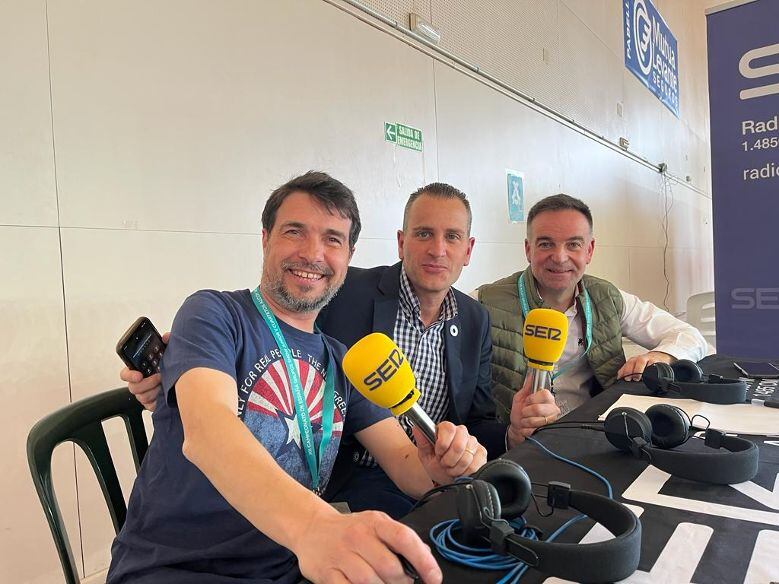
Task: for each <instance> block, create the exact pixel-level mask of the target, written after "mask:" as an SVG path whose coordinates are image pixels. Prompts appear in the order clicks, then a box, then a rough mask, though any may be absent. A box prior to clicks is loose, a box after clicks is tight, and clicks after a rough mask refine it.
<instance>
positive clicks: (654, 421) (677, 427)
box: [646, 404, 690, 449]
mask: <svg viewBox="0 0 779 584" xmlns="http://www.w3.org/2000/svg"><path fill="white" fill-rule="evenodd" d="M646 417H647V418H648V419H649V423H650V424H651V425H652V444H654V445H655V446H657V447H658V448H666V449H667V448H673V447H675V446H679V445H680V444H684V443H685V442H687V439H688V437H689V434H690V422H689V420H688V419H687V416H685V414H684V412H683V411H682V410H681V409H679V408H678V407H676V406H672V405H670V404H656V405H654V406H652V407H651V408H649V409H648V410H647V411H646Z"/></svg>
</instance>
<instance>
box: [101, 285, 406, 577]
mask: <svg viewBox="0 0 779 584" xmlns="http://www.w3.org/2000/svg"><path fill="white" fill-rule="evenodd" d="M279 325H280V327H281V330H282V333H283V334H284V338H285V340H286V342H287V345H288V346H289V348H290V350H291V351H292V355H293V358H294V359H295V362H296V364H297V368H298V374H299V377H300V382H301V385H302V387H303V392H304V394H305V396H306V402H307V404H308V411H309V416H310V418H311V424H312V429H313V431H314V438H315V446H316V448H317V453H318V452H319V443H320V441H321V438H322V408H323V402H324V399H323V398H324V390H325V378H326V373H327V368H328V367H330V366H335V367H336V370H335V375H334V380H335V400H334V401H335V407H334V411H333V431H332V439H331V442H330V445H329V446H328V448H327V451H326V452H325V454H324V457H323V460H322V461H321V463H320V471H319V472H320V477H321V478H320V481H321V483H322V484H321V485H320V486H321V487H322V488H323V487H324V486H325V484H326V481H327V479H328V478H329V476H330V472H331V471H332V468H333V464H334V462H335V456H336V453H337V451H338V445H339V443H340V440H341V437H342V436H344V435H347V436H348V435H351V434H354V433H355V432H358V431H360V430H362V429H364V428H367V427H368V426H371V425H372V424H374V423H376V422H378V421H379V420H382V419H384V418H386V417H388V416H389V415H390V414H389V412H388V411H387V410H384V409H381V408H377V407H376V406H374V405H373V404H371V403H370V402H368V401H367V400H365V399H364V398H363V397H362V396H361V395H360V394H359V393H358V392H357V391H355V390H354V389H353V388H352V386H351V385H350V384H349V383H348V381H347V380H346V378H345V377H344V374H343V371H342V370H341V367H340V363H341V361H342V359H343V354H344V351H345V348H344V346H343V345H341V344H340V343H339V342H338V341H335V340H334V339H332V338H330V337H327V336H326V335H322V334H318V333H314V334H311V333H306V332H304V331H300V330H298V329H296V328H293V327H291V326H289V325H287V324H286V323H284V322H283V321H279ZM328 349H329V350H328ZM328 354H329V355H330V357H331V359H328ZM195 367H208V368H210V369H216V370H218V371H222V372H224V373H226V374H228V375H230V376H231V377H232V378H233V379H235V381H236V385H237V389H238V416H239V417H240V418H241V419H242V420H243V422H244V424H246V426H247V427H248V428H249V430H250V431H251V432H252V434H253V435H254V436H255V437H256V438H257V440H258V441H260V442H261V443H262V445H263V446H264V447H265V449H266V450H267V451H268V452H269V453H270V454H271V456H273V457H274V459H275V460H276V462H277V463H278V464H279V465H280V466H281V467H282V468H283V469H284V470H285V471H286V472H287V473H288V474H289V475H290V476H292V477H293V478H294V479H295V480H297V481H298V482H300V483H301V484H303V485H304V486H306V487H308V488H311V486H312V479H311V473H310V471H309V468H308V463H307V462H306V457H305V452H304V451H303V449H302V447H301V439H300V430H299V426H298V423H297V419H296V417H295V402H294V399H293V395H292V392H291V388H290V381H289V376H288V375H287V371H286V367H285V365H284V360H283V359H282V356H281V352H280V351H279V349H278V347H277V345H276V341H275V340H274V339H273V336H272V335H271V332H270V330H269V329H268V327H267V325H266V324H265V322H264V321H263V319H262V317H261V316H260V314H259V312H257V309H256V308H255V306H254V304H253V303H252V300H251V296H250V293H249V291H248V290H240V291H236V292H216V291H212V290H204V291H200V292H197V293H195V294H193V295H192V296H190V297H189V298H188V299H187V300H186V301H185V302H184V305H183V306H182V307H181V309H180V310H179V312H178V314H177V315H176V318H175V320H174V322H173V330H172V333H171V338H170V342H169V344H168V347H167V349H166V351H165V355H164V357H163V359H162V386H163V390H164V391H163V392H162V393H161V394H160V396H159V397H158V399H157V405H156V408H155V412H154V415H153V421H154V437H153V439H152V441H151V444H150V445H149V451H148V453H147V455H146V458H145V459H144V461H143V465H142V467H141V471H140V473H139V474H138V477H137V479H136V481H135V485H134V487H133V491H132V494H131V496H130V502H129V506H128V513H127V521H126V522H125V525H124V527H123V528H122V530H121V531H120V533H119V535H118V536H117V538H116V540H115V541H114V545H113V548H112V561H111V568H110V570H109V574H108V582H109V583H110V584H114V583H118V582H124V581H132V582H144V581H148V582H171V583H172V582H185V581H186V582H192V583H195V584H197V583H199V582H209V583H217V582H220V583H221V582H224V583H228V582H240V581H246V580H250V581H252V582H285V583H286V582H298V581H299V579H300V574H299V572H298V570H297V565H296V561H295V558H294V556H293V554H292V553H291V552H289V551H288V550H287V549H285V548H283V547H281V546H279V545H278V544H276V543H275V542H273V541H272V540H270V539H269V538H268V537H266V536H265V535H264V534H262V533H261V532H260V531H258V530H257V529H256V528H255V527H254V526H252V525H251V524H250V523H249V522H248V521H247V520H246V519H245V518H244V517H243V516H242V515H240V514H239V513H238V512H237V511H235V509H233V508H232V507H231V506H230V504H229V503H228V502H227V501H226V500H225V499H224V498H223V497H222V496H221V495H220V494H219V492H218V491H217V490H216V489H215V488H214V487H213V486H212V485H211V483H210V482H209V480H208V479H207V478H206V477H205V475H203V473H201V472H200V470H198V468H197V467H195V466H194V465H193V464H192V463H190V462H189V461H188V460H187V459H186V458H184V455H183V454H182V452H181V447H182V444H183V438H184V436H183V429H182V425H181V418H180V416H179V412H178V409H177V407H176V390H175V384H176V381H177V380H178V379H179V377H181V375H183V374H184V373H185V372H187V371H189V370H190V369H193V368H195ZM347 411H348V416H347ZM235 480H241V477H240V475H238V476H236V477H235ZM257 496H258V497H261V496H262V493H258V494H257ZM290 504H294V502H293V501H290ZM280 512H282V513H283V510H280Z"/></svg>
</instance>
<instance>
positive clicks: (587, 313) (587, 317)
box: [517, 270, 592, 381]
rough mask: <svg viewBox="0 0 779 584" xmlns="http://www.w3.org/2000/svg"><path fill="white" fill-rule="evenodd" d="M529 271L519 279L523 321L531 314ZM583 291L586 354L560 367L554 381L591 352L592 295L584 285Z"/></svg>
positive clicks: (553, 376) (553, 375)
mask: <svg viewBox="0 0 779 584" xmlns="http://www.w3.org/2000/svg"><path fill="white" fill-rule="evenodd" d="M526 271H527V270H525V271H523V272H522V273H521V274H520V275H519V278H517V292H518V293H519V304H520V306H521V308H522V320H524V319H526V318H527V313H528V312H530V304H529V303H528V301H527V291H526V289H525V272H526ZM581 286H582V290H583V291H584V303H583V304H584V339H585V343H586V344H585V348H584V353H582V354H581V355H579V356H578V357H576V358H574V359H571V360H570V361H569V362H568V363H565V364H564V365H563V367H560V368H559V369H558V370H557V371H555V372H554V373H552V380H553V381H554V380H555V379H556V378H557V377H559V376H560V375H562V373H563V372H565V371H566V370H567V369H570V367H571V366H572V365H573V364H574V363H576V362H577V361H578V360H579V359H582V358H584V356H585V355H586V354H587V353H588V352H589V351H590V347H591V346H592V302H591V301H590V293H589V292H587V288H585V287H584V284H582V285H581Z"/></svg>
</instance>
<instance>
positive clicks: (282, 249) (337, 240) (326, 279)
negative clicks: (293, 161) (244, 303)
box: [261, 191, 352, 316]
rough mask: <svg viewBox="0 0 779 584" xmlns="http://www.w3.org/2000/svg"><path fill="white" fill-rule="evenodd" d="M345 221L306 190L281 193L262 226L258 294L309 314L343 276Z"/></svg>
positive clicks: (287, 308) (347, 225)
mask: <svg viewBox="0 0 779 584" xmlns="http://www.w3.org/2000/svg"><path fill="white" fill-rule="evenodd" d="M350 227H351V220H349V219H347V218H344V217H341V215H340V214H339V213H338V212H337V211H334V212H332V213H331V212H330V211H329V210H328V209H327V208H326V207H325V206H324V205H323V204H322V203H320V202H319V201H318V200H317V199H315V198H314V197H312V196H311V195H309V194H307V193H304V192H301V191H296V192H293V193H292V194H290V195H289V196H287V197H286V198H285V199H284V201H283V202H282V203H281V206H280V207H279V208H278V211H277V212H276V218H275V222H274V223H273V227H272V228H271V229H270V231H268V230H266V229H263V230H262V251H263V265H262V281H261V288H262V292H263V295H264V296H266V297H268V299H269V300H270V302H271V303H273V304H275V305H277V306H278V307H280V308H282V309H283V310H284V311H287V312H290V313H296V314H301V313H314V316H315V313H316V312H318V311H319V310H320V309H321V308H322V307H323V306H324V305H325V304H327V303H328V302H329V301H330V299H331V298H332V297H333V296H334V295H335V293H336V292H337V291H338V289H339V288H340V287H341V285H342V284H343V282H344V278H346V270H347V268H348V266H349V260H350V259H351V256H352V250H351V249H350V247H349V228H350Z"/></svg>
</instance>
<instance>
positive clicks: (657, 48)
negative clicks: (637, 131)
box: [622, 0, 679, 118]
mask: <svg viewBox="0 0 779 584" xmlns="http://www.w3.org/2000/svg"><path fill="white" fill-rule="evenodd" d="M622 32H623V33H624V39H625V67H627V68H628V69H630V70H631V71H632V72H633V75H635V76H636V77H637V78H638V80H639V81H641V83H643V84H644V85H646V87H647V89H649V91H651V92H652V93H654V94H655V95H656V96H657V99H659V100H660V101H662V102H663V103H664V104H665V106H666V107H667V108H668V109H669V110H671V111H672V112H673V113H674V115H675V116H676V117H677V118H678V117H679V54H678V53H677V51H676V37H674V35H673V34H671V29H670V28H668V25H667V24H666V23H665V20H663V17H662V16H660V13H659V12H658V11H657V9H656V8H655V7H654V5H653V4H652V2H650V0H623V2H622Z"/></svg>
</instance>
